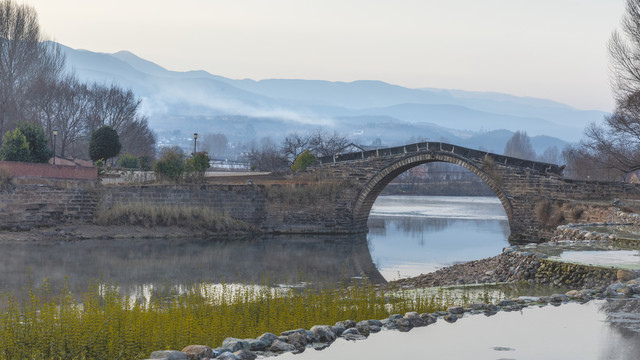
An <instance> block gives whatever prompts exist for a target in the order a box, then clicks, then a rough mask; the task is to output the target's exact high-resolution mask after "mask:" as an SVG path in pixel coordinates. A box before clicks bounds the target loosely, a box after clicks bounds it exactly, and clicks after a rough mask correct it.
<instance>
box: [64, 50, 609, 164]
mask: <svg viewBox="0 0 640 360" xmlns="http://www.w3.org/2000/svg"><path fill="white" fill-rule="evenodd" d="M61 49H62V50H63V52H64V53H65V55H66V57H67V64H68V67H69V69H73V71H75V73H76V74H77V75H78V77H79V78H81V79H82V80H85V81H98V82H106V83H117V84H119V85H120V86H122V87H124V88H131V89H132V90H133V91H134V92H135V93H136V94H137V95H138V96H140V97H141V98H142V99H143V109H144V111H145V112H146V113H147V114H148V116H149V118H150V124H151V126H152V128H154V130H156V131H158V132H159V133H160V134H162V133H163V132H167V131H174V130H184V131H185V133H189V132H192V131H198V132H201V133H206V132H222V133H226V134H227V136H228V137H229V138H230V139H231V140H232V141H242V140H244V141H246V140H250V138H251V137H252V136H253V137H262V136H271V137H274V139H276V140H277V138H279V137H281V136H284V135H286V134H287V133H288V132H294V131H305V130H308V129H310V128H313V127H317V126H323V127H325V128H326V129H327V130H330V131H333V130H336V131H339V132H342V133H344V134H346V135H348V136H350V137H352V138H353V139H354V141H359V142H361V143H363V144H366V143H370V142H372V141H373V140H376V139H380V140H381V141H382V143H383V144H388V145H394V144H401V143H406V142H407V141H409V140H410V139H411V138H416V139H417V138H420V139H427V140H434V141H440V140H447V141H448V142H452V143H459V144H460V145H465V146H468V145H469V144H471V143H476V144H479V143H480V142H478V141H475V140H472V139H476V140H477V139H485V140H484V141H486V143H485V144H484V145H478V146H483V147H484V148H486V149H488V150H493V151H495V152H499V153H501V152H502V150H503V149H504V144H505V143H506V141H507V140H508V138H509V137H510V136H511V135H510V134H512V133H513V132H514V131H517V130H524V131H527V133H528V134H529V135H530V136H531V137H532V143H533V145H534V147H535V148H536V151H537V152H539V153H540V152H542V151H544V148H543V145H541V144H543V143H544V144H545V145H544V146H545V148H546V146H547V145H549V144H551V145H554V146H558V147H559V148H562V147H563V146H564V145H565V144H566V142H570V141H576V140H578V139H579V138H580V137H581V136H582V133H583V129H584V127H585V126H586V125H588V124H589V123H591V122H599V121H601V120H602V118H603V117H604V116H605V115H606V114H607V113H605V112H602V111H593V110H577V109H573V108H571V107H570V106H567V105H564V104H561V103H557V102H554V101H551V100H545V99H537V98H527V97H517V96H513V95H508V94H501V93H490V92H486V93H483V92H470V91H463V90H446V89H433V88H422V89H410V88H406V87H402V86H398V85H393V84H388V83H385V82H382V81H372V80H361V81H354V82H331V81H324V80H296V79H268V80H260V81H255V80H250V79H242V80H234V79H228V78H225V77H222V76H218V75H213V74H210V73H208V72H206V71H202V70H197V71H186V72H177V71H170V70H167V69H165V68H163V67H162V66H160V65H157V64H155V63H153V62H151V61H148V60H145V59H142V58H140V57H138V56H136V55H134V54H133V53H131V52H128V51H120V52H117V53H114V54H105V53H96V52H91V51H86V50H74V49H71V48H69V47H66V46H63V45H61ZM543 135H544V136H545V137H543V138H544V139H545V140H544V141H538V140H536V139H537V137H538V136H543ZM541 139H542V138H541ZM550 139H551V140H550ZM465 143H466V144H465ZM478 146H475V147H478Z"/></svg>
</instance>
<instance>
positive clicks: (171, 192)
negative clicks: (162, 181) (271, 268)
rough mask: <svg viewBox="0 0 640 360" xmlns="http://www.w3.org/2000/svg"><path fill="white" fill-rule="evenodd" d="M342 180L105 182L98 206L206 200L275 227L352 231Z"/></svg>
mask: <svg viewBox="0 0 640 360" xmlns="http://www.w3.org/2000/svg"><path fill="white" fill-rule="evenodd" d="M341 185H342V184H341V183H334V182H326V181H325V182H314V183H298V184H275V185H251V184H247V185H138V186H105V187H103V188H102V189H101V194H102V196H101V201H100V205H99V208H100V209H109V208H112V207H113V206H116V205H118V204H125V203H143V204H149V205H174V206H203V207H208V208H211V209H214V210H217V211H219V212H220V213H224V214H227V215H229V216H231V217H232V218H234V219H238V220H242V221H245V222H247V223H249V224H252V225H255V226H257V227H258V228H259V229H261V230H263V231H265V232H274V233H280V232H281V233H349V232H353V228H352V226H351V225H352V223H351V221H350V219H349V218H348V217H345V216H344V210H345V209H348V208H349V205H350V204H349V200H350V199H349V198H345V196H344V192H343V191H342V188H341Z"/></svg>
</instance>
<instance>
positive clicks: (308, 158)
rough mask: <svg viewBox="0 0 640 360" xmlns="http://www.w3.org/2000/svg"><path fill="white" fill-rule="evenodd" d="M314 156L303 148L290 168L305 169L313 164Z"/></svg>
mask: <svg viewBox="0 0 640 360" xmlns="http://www.w3.org/2000/svg"><path fill="white" fill-rule="evenodd" d="M316 161H317V159H316V157H315V156H314V155H313V154H312V153H311V152H310V151H309V150H305V151H303V152H302V154H300V155H298V157H297V158H296V160H295V161H294V162H293V165H291V170H293V171H305V170H307V167H309V166H311V165H314V164H315V163H316Z"/></svg>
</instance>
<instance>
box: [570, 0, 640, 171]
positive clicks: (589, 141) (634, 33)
mask: <svg viewBox="0 0 640 360" xmlns="http://www.w3.org/2000/svg"><path fill="white" fill-rule="evenodd" d="M626 8H627V9H626V10H627V12H626V14H625V15H624V17H623V18H622V23H621V25H622V32H619V31H614V32H613V34H612V35H611V39H610V41H609V54H610V57H611V69H612V86H613V92H614V95H615V98H616V109H615V110H614V113H613V114H612V115H610V116H607V117H605V121H604V123H603V124H602V125H599V124H596V123H593V124H591V125H589V126H588V127H587V129H586V131H585V135H586V137H587V138H586V140H585V141H583V142H581V146H582V148H583V149H582V150H581V151H580V154H582V155H584V156H588V157H589V158H590V161H588V162H584V163H583V164H582V165H583V166H585V167H586V169H591V170H592V171H593V172H594V174H596V173H598V174H600V175H597V176H598V177H601V173H602V172H603V171H604V172H605V173H606V174H607V176H615V177H618V178H619V177H620V176H624V174H627V173H630V172H633V171H635V170H639V169H640V0H627V7H626ZM574 153H575V151H574Z"/></svg>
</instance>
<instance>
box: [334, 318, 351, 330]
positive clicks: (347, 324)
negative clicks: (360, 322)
mask: <svg viewBox="0 0 640 360" xmlns="http://www.w3.org/2000/svg"><path fill="white" fill-rule="evenodd" d="M336 326H343V327H344V328H345V329H350V328H352V327H355V326H356V322H355V321H353V320H345V321H338V322H337V323H336Z"/></svg>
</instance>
